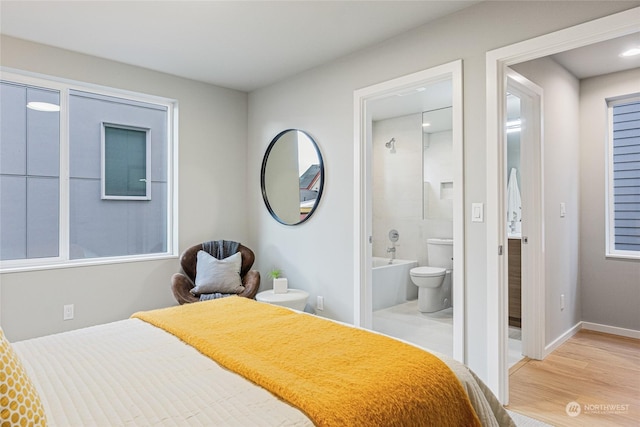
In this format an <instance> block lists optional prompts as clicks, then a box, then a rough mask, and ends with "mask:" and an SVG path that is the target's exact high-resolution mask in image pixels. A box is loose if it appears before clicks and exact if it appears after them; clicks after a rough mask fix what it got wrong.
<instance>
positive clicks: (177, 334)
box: [0, 297, 514, 426]
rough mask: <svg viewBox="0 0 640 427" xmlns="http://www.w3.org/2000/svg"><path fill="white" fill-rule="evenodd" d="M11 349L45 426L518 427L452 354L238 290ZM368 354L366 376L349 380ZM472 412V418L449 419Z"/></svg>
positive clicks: (44, 338) (30, 341) (61, 334)
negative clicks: (448, 382) (449, 380)
mask: <svg viewBox="0 0 640 427" xmlns="http://www.w3.org/2000/svg"><path fill="white" fill-rule="evenodd" d="M225 328H226V329H225ZM278 328H280V329H278ZM336 333H337V334H343V335H333V334H336ZM327 337H330V338H327ZM351 337H355V338H354V339H355V340H356V341H353V342H352V341H351V339H352V338H351ZM357 340H361V341H357ZM188 343H189V344H188ZM341 343H343V344H346V345H342V346H341ZM370 344H371V346H370V347H367V346H368V345H370ZM387 345H390V346H393V347H389V350H384V351H378V349H380V348H382V347H384V346H387ZM194 346H195V347H194ZM196 347H198V349H196ZM321 347H324V348H325V349H328V350H327V352H326V354H327V355H329V356H327V357H326V358H327V359H331V360H330V361H329V362H330V363H333V365H330V366H331V367H329V368H327V367H325V366H324V365H322V363H323V361H322V360H321V359H323V357H324V356H322V354H323V352H322V350H321ZM9 348H10V349H12V350H11V351H13V352H14V353H15V354H16V355H17V357H18V359H19V360H20V361H21V363H22V365H23V366H24V370H25V371H26V374H27V375H28V378H29V379H30V380H31V382H32V383H33V386H34V388H35V389H36V390H37V393H38V395H39V398H40V400H41V403H42V407H43V408H44V413H45V416H46V420H47V425H50V426H147V425H161V426H312V425H327V426H330V425H349V426H351V425H354V426H355V425H483V426H514V424H513V422H512V420H511V419H510V417H509V415H508V414H507V413H506V411H505V410H504V409H503V408H502V406H501V405H500V404H499V402H498V401H497V399H496V398H495V397H494V396H493V395H492V394H491V392H490V391H489V390H488V389H487V388H486V386H485V385H484V384H483V383H482V382H481V381H480V380H479V379H478V378H477V377H476V376H475V374H474V373H473V372H471V371H470V370H469V369H468V368H466V367H465V366H464V365H462V364H460V363H458V362H456V361H454V360H452V359H449V358H447V357H444V356H442V355H439V356H438V357H437V358H435V357H433V355H431V354H430V353H428V352H426V351H424V350H422V349H418V348H417V347H415V346H412V345H409V344H407V343H402V342H399V341H396V340H393V339H391V338H389V337H386V336H383V335H381V334H377V333H373V332H369V331H365V330H363V329H359V328H354V327H350V326H348V325H343V324H340V323H338V322H333V321H330V320H326V319H322V318H319V317H317V316H313V315H310V314H307V313H300V312H295V311H293V310H289V309H287V308H284V307H276V306H271V305H268V304H265V303H260V302H256V301H253V300H249V299H246V298H240V297H230V298H224V299H221V300H213V301H206V302H200V303H196V304H190V305H184V306H179V307H170V308H167V309H161V310H153V311H150V312H141V313H136V314H135V315H134V316H133V317H132V318H130V319H127V320H122V321H117V322H113V323H108V324H104V325H98V326H93V327H89V328H84V329H79V330H75V331H70V332H65V333H60V334H54V335H50V336H45V337H40V338H35V339H30V340H25V341H21V342H16V343H13V344H11V345H10V347H9ZM3 351H4V350H3ZM274 351H275V353H274ZM405 351H408V352H409V353H406V355H405V353H404V352H405ZM414 351H416V352H419V353H412V352H414ZM376 352H377V353H376ZM305 354H310V355H311V360H310V361H308V363H310V364H307V365H304V362H303V361H302V359H304V357H305ZM389 354H391V356H392V357H391V358H387V357H388V355H389ZM212 357H213V358H215V359H216V360H217V362H214V361H213V360H212ZM395 357H397V358H398V359H420V358H422V357H424V358H425V359H424V360H427V361H429V363H431V360H430V359H429V358H433V359H436V360H435V361H434V363H435V364H438V363H440V364H442V365H443V366H445V368H444V370H442V372H441V374H442V375H444V376H446V375H448V374H447V372H449V373H451V374H452V376H453V377H454V378H455V381H454V382H455V383H457V385H455V384H454V387H453V389H454V392H450V391H449V389H445V388H440V384H441V382H444V380H441V379H440V377H437V378H436V380H435V381H436V382H435V383H432V384H426V381H427V380H429V379H430V378H431V377H433V375H434V374H433V372H435V371H437V370H438V369H440V368H439V367H438V366H435V368H429V369H422V368H421V366H423V365H424V363H425V362H424V361H422V360H421V359H420V360H421V361H419V363H418V364H416V363H413V364H411V363H412V361H411V360H408V361H403V360H397V361H396V362H394V363H391V362H389V361H390V360H393V359H394V358H395ZM385 358H387V359H385ZM368 360H369V361H370V362H371V363H373V365H372V366H367V367H366V368H365V374H364V375H361V377H360V378H355V379H352V378H350V377H348V375H350V373H351V372H352V371H357V370H358V369H359V367H361V366H366V365H365V364H366V363H368V362H367V361H368ZM443 362H444V363H443ZM376 363H377V365H380V366H379V367H378V366H377V365H376ZM406 363H408V364H406ZM395 365H398V366H397V367H396V366H395ZM378 369H381V370H380V371H378ZM445 371H446V372H445ZM272 373H273V374H274V375H272ZM274 377H275V378H274ZM423 378H424V379H423ZM434 378H435V377H434ZM316 381H317V382H316ZM358 381H365V382H361V383H358ZM407 381H419V383H416V384H410V383H407ZM327 387H328V388H327ZM331 387H333V388H331ZM349 387H352V388H349ZM456 387H459V390H462V395H456V394H455V392H456V390H458V389H457V388H456ZM423 390H424V394H425V395H426V396H427V399H431V400H430V401H428V402H427V403H422V402H426V401H422V400H420V399H421V398H422V397H420V396H421V393H423ZM434 390H435V391H434ZM305 393H307V394H305ZM345 393H346V394H345ZM385 393H387V394H385ZM429 393H431V394H432V395H434V394H435V396H431V397H429V396H428V395H429ZM447 393H449V394H447ZM451 393H454V394H451ZM414 396H418V398H415V399H414ZM443 396H448V397H443ZM4 403H6V400H5V401H4ZM469 408H470V409H469ZM469 411H470V414H471V415H469V414H467V416H471V417H473V420H472V421H461V419H463V418H456V417H458V415H459V414H463V413H465V412H469ZM0 414H1V412H0ZM5 415H6V414H5ZM406 417H413V418H406ZM438 417H440V418H438ZM408 420H412V421H410V422H409V421H408ZM434 420H437V421H434ZM468 420H470V419H468Z"/></svg>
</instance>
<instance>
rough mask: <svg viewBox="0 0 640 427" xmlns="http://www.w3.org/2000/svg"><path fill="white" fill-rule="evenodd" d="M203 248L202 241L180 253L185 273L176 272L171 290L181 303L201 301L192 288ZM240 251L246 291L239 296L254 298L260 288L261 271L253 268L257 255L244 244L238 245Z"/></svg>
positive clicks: (242, 276) (242, 277)
mask: <svg viewBox="0 0 640 427" xmlns="http://www.w3.org/2000/svg"><path fill="white" fill-rule="evenodd" d="M201 250H203V244H202V243H201V244H199V245H195V246H192V247H190V248H188V249H187V250H185V251H184V252H183V253H182V255H180V266H181V267H182V271H183V273H176V274H174V275H173V276H172V277H171V291H172V292H173V296H174V297H175V298H176V300H177V301H178V302H179V303H180V304H185V303H192V302H198V301H200V298H198V297H197V296H195V295H193V294H192V293H191V292H190V290H191V288H193V287H194V286H195V285H194V282H195V279H196V260H197V259H198V258H197V256H198V251H201ZM238 252H240V253H241V254H242V267H241V269H240V278H241V279H242V284H243V285H244V291H242V292H241V293H239V294H238V296H241V297H245V298H252V299H253V298H254V297H255V296H256V294H257V293H258V288H260V273H259V272H258V271H257V270H251V266H252V265H253V261H254V260H255V255H254V254H253V251H252V250H251V249H249V248H247V247H246V246H243V245H242V244H241V245H239V246H238Z"/></svg>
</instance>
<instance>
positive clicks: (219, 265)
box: [191, 251, 244, 295]
mask: <svg viewBox="0 0 640 427" xmlns="http://www.w3.org/2000/svg"><path fill="white" fill-rule="evenodd" d="M240 268H242V254H240V252H236V253H235V254H233V255H231V256H229V257H227V258H225V259H217V258H216V257H214V256H212V255H210V254H208V253H207V252H205V251H198V260H197V263H196V283H195V284H196V286H195V287H194V288H193V289H191V293H192V294H194V295H200V294H213V293H216V292H220V293H221V294H237V293H240V292H242V291H244V286H242V280H240Z"/></svg>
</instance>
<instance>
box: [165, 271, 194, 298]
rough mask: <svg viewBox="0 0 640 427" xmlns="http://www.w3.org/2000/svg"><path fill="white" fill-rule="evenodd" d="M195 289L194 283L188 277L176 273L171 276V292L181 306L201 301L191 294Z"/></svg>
mask: <svg viewBox="0 0 640 427" xmlns="http://www.w3.org/2000/svg"><path fill="white" fill-rule="evenodd" d="M191 288H193V283H192V282H191V279H189V278H188V277H187V276H186V275H184V274H182V273H176V274H174V275H173V276H171V291H172V292H173V296H174V297H175V299H176V301H178V302H179V303H180V304H186V303H192V302H197V301H199V300H200V299H199V298H198V297H196V296H195V295H193V294H192V293H191V292H189V291H190V290H191Z"/></svg>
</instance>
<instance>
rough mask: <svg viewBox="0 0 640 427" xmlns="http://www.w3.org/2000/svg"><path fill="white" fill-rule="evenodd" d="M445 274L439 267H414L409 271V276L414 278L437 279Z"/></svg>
mask: <svg viewBox="0 0 640 427" xmlns="http://www.w3.org/2000/svg"><path fill="white" fill-rule="evenodd" d="M446 272H447V269H446V268H441V267H415V268H412V269H411V270H409V274H410V275H411V276H414V277H437V276H443V275H444V274H445V273H446Z"/></svg>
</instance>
